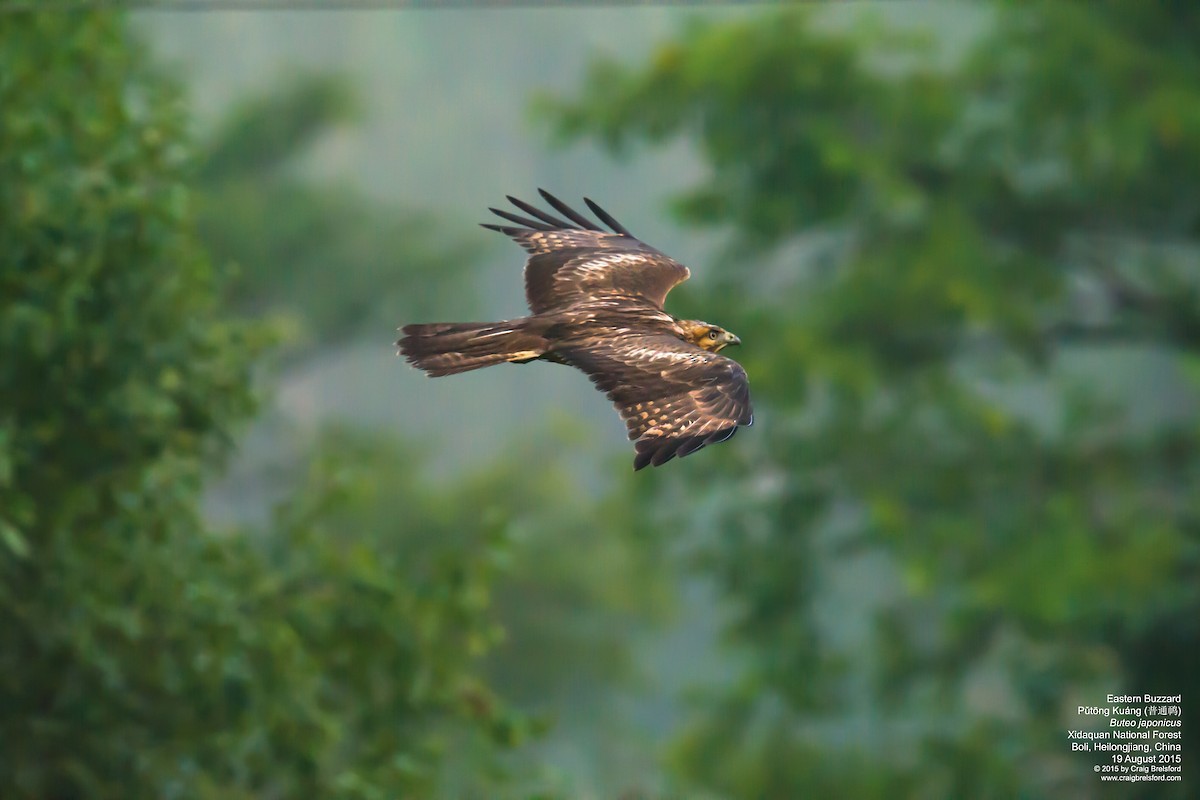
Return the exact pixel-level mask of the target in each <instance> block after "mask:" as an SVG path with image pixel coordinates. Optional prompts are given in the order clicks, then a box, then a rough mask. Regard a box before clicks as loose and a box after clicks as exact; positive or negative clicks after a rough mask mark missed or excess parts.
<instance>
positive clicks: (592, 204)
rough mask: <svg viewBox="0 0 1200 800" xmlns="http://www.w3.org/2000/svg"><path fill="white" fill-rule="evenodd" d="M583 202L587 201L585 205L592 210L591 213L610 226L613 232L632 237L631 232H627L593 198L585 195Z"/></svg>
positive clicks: (627, 230) (626, 229)
mask: <svg viewBox="0 0 1200 800" xmlns="http://www.w3.org/2000/svg"><path fill="white" fill-rule="evenodd" d="M583 202H585V203H587V207H588V208H590V209H591V210H592V213H593V214H595V215H596V216H597V217H599V219H600V221H601V222H603V223H604V224H605V225H607V226H608V227H609V228H611V229H612V231H613V233H619V234H622V235H623V236H629V237H633V234H632V233H630V232H629V229H628V228H626V227H625V226H624V225H622V224H621V223H619V222H617V221H616V219H614V218H613V215H612V214H609V213H608V212H607V211H605V210H604V209H603V208H601V207H600V206H599V205H598V204H597V203H596V201H595V200H593V199H592V198H590V197H585V198H583Z"/></svg>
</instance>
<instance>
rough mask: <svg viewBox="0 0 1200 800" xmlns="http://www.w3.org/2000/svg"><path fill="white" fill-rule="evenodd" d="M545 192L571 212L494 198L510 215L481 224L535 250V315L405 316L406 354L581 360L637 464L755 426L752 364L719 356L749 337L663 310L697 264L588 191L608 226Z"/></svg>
mask: <svg viewBox="0 0 1200 800" xmlns="http://www.w3.org/2000/svg"><path fill="white" fill-rule="evenodd" d="M539 191H540V193H541V195H542V198H543V199H544V200H545V201H546V202H547V203H549V204H550V206H551V207H552V208H553V209H554V210H555V211H557V212H558V213H559V214H562V216H563V217H565V218H566V219H559V218H558V217H555V216H553V215H551V214H549V213H547V212H545V211H542V210H541V209H538V208H536V207H535V206H532V205H530V204H528V203H525V202H522V201H520V200H517V199H516V198H514V197H509V198H508V199H509V201H510V202H511V203H512V204H513V205H514V206H516V207H517V208H518V209H519V210H521V211H523V212H525V213H526V214H529V217H523V216H518V215H517V214H513V213H510V212H508V211H501V210H498V209H495V208H493V209H491V211H492V212H493V213H494V214H496V215H497V216H499V217H501V218H502V219H504V220H506V221H508V222H511V223H513V225H511V226H510V225H484V227H485V228H491V229H492V230H496V231H500V232H501V233H503V234H505V235H506V236H509V237H510V238H512V239H513V240H514V241H515V242H517V244H519V245H521V247H523V248H524V249H525V251H526V252H528V253H529V258H528V260H527V261H526V262H525V297H526V300H527V301H528V303H529V310H530V311H531V312H533V313H532V314H530V315H529V316H527V317H521V318H519V319H510V320H505V321H503V322H437V323H431V324H417V325H405V326H404V327H403V329H402V331H403V333H404V336H403V338H401V339H400V341H399V342H397V343H396V344H397V345H398V346H399V348H400V352H401V353H402V354H403V355H404V356H405V357H406V358H407V359H408V360H409V362H411V363H412V364H413V365H415V366H417V367H419V368H420V369H422V370H424V371H425V372H426V373H428V374H429V375H431V376H434V377H437V376H441V375H452V374H454V373H456V372H466V371H467V370H472V369H479V368H480V367H487V366H491V365H492V364H502V363H505V362H509V363H517V364H523V363H526V362H529V361H534V360H542V361H553V362H557V363H560V364H569V365H571V366H573V367H577V368H578V369H581V370H583V371H584V372H585V373H587V375H588V377H589V378H591V379H592V382H593V383H594V384H596V386H597V387H598V388H599V389H600V390H601V391H603V392H605V393H606V394H607V395H608V398H609V399H610V400H612V401H613V404H614V405H615V406H616V408H617V412H618V413H619V414H620V415H621V419H623V420H624V421H625V425H626V426H627V427H628V429H629V438H630V439H633V440H635V445H634V446H635V448H636V450H637V456H636V457H635V458H634V461H633V468H634V469H635V470H636V469H641V468H642V467H644V466H646V465H647V464H650V465H653V466H659V465H660V464H665V463H666V462H668V461H670V460H671V459H672V458H674V457H675V456H680V457H683V456H686V455H689V454H691V453H694V452H696V451H697V450H699V449H700V448H702V447H704V446H705V445H707V444H713V443H714V442H723V441H725V440H726V439H728V438H730V437H731V436H733V435H734V434H735V433H737V429H738V426H740V425H749V424H751V423H752V422H753V421H754V415H753V413H752V410H751V407H750V386H749V383H748V381H747V380H746V371H745V370H744V369H742V367H741V365H740V364H738V363H737V362H736V361H733V360H732V359H729V358H726V357H725V356H722V355H720V351H721V349H722V348H724V347H725V346H727V345H730V344H740V343H741V342H740V340H739V339H738V338H737V337H736V336H734V335H733V334H731V333H729V332H728V331H726V330H724V329H722V328H720V327H718V326H716V325H710V324H709V323H707V322H701V321H699V320H681V319H676V318H675V317H673V316H671V315H670V314H668V313H666V312H665V311H664V310H663V301H664V300H665V299H666V297H667V292H669V291H671V289H672V288H673V287H674V286H675V285H676V284H679V283H681V282H682V281H684V280H686V279H687V277H688V275H689V272H688V268H687V267H685V266H684V265H683V264H680V263H679V262H678V261H675V260H674V259H672V258H670V257H668V256H666V255H664V254H662V253H660V252H659V251H657V250H655V249H654V248H653V247H650V246H649V245H646V244H644V243H642V242H640V241H638V240H637V239H636V238H635V237H634V236H633V234H631V233H630V232H629V231H628V230H626V229H625V227H624V226H622V225H621V224H620V223H619V222H617V221H616V220H615V219H613V218H612V217H611V216H610V215H609V214H608V213H607V212H605V211H604V209H602V208H600V207H599V206H598V205H596V204H595V203H593V202H592V201H591V200H586V201H585V202H586V203H587V205H588V207H589V208H590V209H591V210H592V212H593V213H595V215H596V216H597V217H598V218H599V219H600V221H601V222H603V223H604V224H605V225H607V226H608V227H609V228H611V229H612V232H611V233H610V232H609V231H606V230H603V229H602V228H600V227H599V226H598V225H597V224H596V223H594V222H593V221H592V220H590V219H588V218H587V217H585V216H584V215H582V214H580V213H579V212H577V211H575V210H574V209H572V208H570V207H569V206H567V205H566V204H565V203H563V202H562V201H561V200H559V199H558V198H556V197H554V196H553V195H551V194H550V193H549V192H547V191H545V190H539Z"/></svg>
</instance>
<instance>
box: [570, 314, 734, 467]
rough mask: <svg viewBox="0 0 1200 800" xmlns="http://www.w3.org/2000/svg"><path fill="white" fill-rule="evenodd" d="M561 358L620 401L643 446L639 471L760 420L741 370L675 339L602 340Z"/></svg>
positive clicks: (620, 409)
mask: <svg viewBox="0 0 1200 800" xmlns="http://www.w3.org/2000/svg"><path fill="white" fill-rule="evenodd" d="M556 354H557V355H558V356H559V357H561V358H562V360H563V361H565V362H566V363H568V364H571V365H572V366H575V367H578V368H579V369H581V370H583V371H584V372H585V373H587V374H588V376H589V377H590V378H591V379H592V382H593V383H595V384H596V386H597V387H598V388H599V389H600V390H601V391H603V392H605V393H606V394H607V395H608V398H609V399H610V400H612V401H613V404H614V405H615V406H616V409H617V412H618V413H619V414H620V415H621V419H623V420H624V421H625V425H626V427H627V428H628V429H629V438H630V439H634V440H636V444H635V445H634V447H635V448H636V450H637V456H636V457H635V459H634V469H641V468H642V467H645V466H647V465H652V466H656V467H657V466H659V465H661V464H665V463H666V462H668V461H670V460H671V459H672V458H674V457H675V456H680V457H683V456H686V455H689V454H691V453H694V452H696V451H697V450H699V449H700V448H702V447H704V446H705V445H708V444H713V443H715V442H723V441H725V440H726V439H728V438H729V437H731V436H733V435H734V434H735V433H736V432H737V429H738V427H739V426H741V425H750V424H751V423H752V422H753V421H754V413H753V409H752V407H751V404H750V384H749V381H748V380H747V378H746V371H745V370H744V369H742V367H741V365H740V364H738V363H737V362H736V361H734V360H732V359H729V358H725V357H724V356H721V355H717V354H715V353H710V352H708V351H706V350H702V349H700V348H699V347H696V346H695V345H691V344H688V343H687V342H683V341H680V340H679V339H677V338H675V337H674V336H670V335H666V334H663V335H658V334H654V335H637V334H627V335H623V336H596V337H594V338H593V339H590V340H585V341H580V342H577V343H571V344H570V345H567V346H563V347H559V348H556Z"/></svg>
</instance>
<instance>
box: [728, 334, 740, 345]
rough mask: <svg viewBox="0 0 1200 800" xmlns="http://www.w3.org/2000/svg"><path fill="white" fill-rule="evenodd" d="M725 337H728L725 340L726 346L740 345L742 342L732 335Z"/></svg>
mask: <svg viewBox="0 0 1200 800" xmlns="http://www.w3.org/2000/svg"><path fill="white" fill-rule="evenodd" d="M725 335H726V336H727V337H729V338H727V339H726V340H725V343H726V344H741V343H742V340H741V339H739V338H738V337H736V336H734V335H733V334H732V333H726V334H725Z"/></svg>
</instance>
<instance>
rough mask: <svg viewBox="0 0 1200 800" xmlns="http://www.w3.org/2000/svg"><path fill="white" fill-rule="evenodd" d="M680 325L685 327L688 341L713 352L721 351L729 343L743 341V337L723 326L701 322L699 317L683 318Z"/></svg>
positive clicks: (684, 333) (684, 330)
mask: <svg viewBox="0 0 1200 800" xmlns="http://www.w3.org/2000/svg"><path fill="white" fill-rule="evenodd" d="M679 326H680V327H681V328H683V335H684V338H686V339H687V341H689V342H691V343H692V344H694V345H696V346H697V347H699V348H701V349H702V350H709V351H711V352H713V353H719V352H721V350H722V349H723V348H724V347H726V346H728V345H731V344H741V343H742V340H741V339H739V338H738V337H736V336H734V335H733V334H732V333H730V332H729V331H727V330H725V329H724V328H722V327H721V326H719V325H712V324H710V323H708V322H701V321H700V320H698V319H685V320H682V321H681V322H680V323H679Z"/></svg>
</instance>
